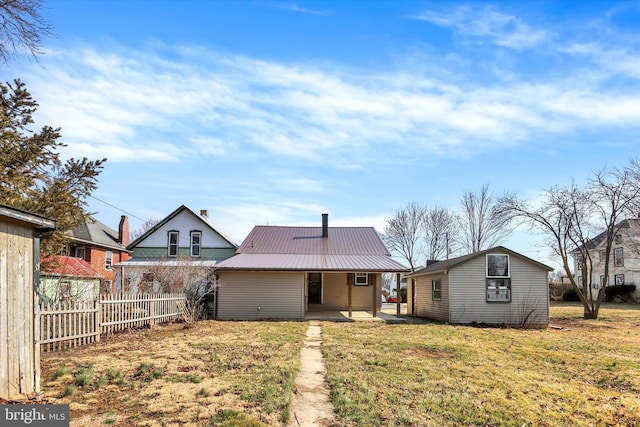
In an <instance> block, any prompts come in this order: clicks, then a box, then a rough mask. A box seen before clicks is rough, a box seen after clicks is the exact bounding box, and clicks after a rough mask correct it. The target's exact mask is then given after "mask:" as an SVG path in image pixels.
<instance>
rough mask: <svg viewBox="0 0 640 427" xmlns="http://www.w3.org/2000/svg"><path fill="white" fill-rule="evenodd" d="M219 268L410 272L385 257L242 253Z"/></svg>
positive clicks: (219, 265)
mask: <svg viewBox="0 0 640 427" xmlns="http://www.w3.org/2000/svg"><path fill="white" fill-rule="evenodd" d="M217 268H218V269H219V270H244V271H247V270H252V271H284V270H290V271H362V272H388V273H393V272H398V273H404V272H407V271H409V269H408V268H407V267H405V266H404V265H402V264H400V263H399V262H397V261H395V260H393V259H392V258H391V257H389V256H385V255H321V254H311V255H309V254H238V255H236V256H233V257H231V258H228V259H226V260H224V261H222V262H220V263H218V265H217Z"/></svg>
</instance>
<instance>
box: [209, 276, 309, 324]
mask: <svg viewBox="0 0 640 427" xmlns="http://www.w3.org/2000/svg"><path fill="white" fill-rule="evenodd" d="M218 277H219V278H220V281H221V286H220V288H219V289H218V319H222V320H230V319H234V320H257V319H303V318H304V307H305V303H304V295H305V292H304V287H305V274H304V273H303V272H235V271H221V272H219V273H218ZM258 307H260V310H258Z"/></svg>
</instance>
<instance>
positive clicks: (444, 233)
mask: <svg viewBox="0 0 640 427" xmlns="http://www.w3.org/2000/svg"><path fill="white" fill-rule="evenodd" d="M459 229H460V219H459V218H458V216H457V215H456V214H455V213H453V212H452V211H450V210H449V209H447V208H444V207H438V206H436V207H434V208H432V209H429V210H427V212H426V213H425V220H424V240H425V252H426V256H427V259H429V260H440V259H448V258H449V255H450V254H451V252H452V247H453V246H454V242H456V241H457V237H458V231H459Z"/></svg>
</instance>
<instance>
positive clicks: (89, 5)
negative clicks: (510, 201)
mask: <svg viewBox="0 0 640 427" xmlns="http://www.w3.org/2000/svg"><path fill="white" fill-rule="evenodd" d="M42 14H43V15H44V17H45V18H46V19H48V20H49V21H50V22H51V23H52V24H53V26H54V27H55V32H56V33H57V36H56V37H54V38H47V39H45V40H44V48H45V50H46V53H45V54H44V55H42V56H40V57H39V60H38V62H36V61H34V60H33V59H28V58H21V59H20V58H19V59H16V60H14V61H12V62H11V63H10V64H9V65H8V66H5V67H3V68H2V69H1V70H0V78H1V79H2V81H7V80H11V79H13V78H20V79H22V80H23V81H24V82H25V83H26V84H27V88H28V89H29V90H30V91H31V93H32V95H33V96H34V98H35V99H36V100H37V101H38V102H39V104H40V108H39V111H38V114H37V125H38V126H42V125H45V124H47V125H52V126H60V127H61V128H62V135H63V138H62V139H63V141H64V142H66V143H67V144H68V148H67V149H66V150H65V152H64V155H65V156H74V157H81V156H87V157H89V158H102V157H107V158H108V162H107V163H106V166H105V169H104V172H103V173H102V174H101V176H100V183H99V189H98V190H97V191H96V192H95V193H94V195H95V198H91V199H89V203H90V210H92V211H94V212H97V214H96V217H97V218H98V219H99V220H100V221H102V222H104V223H106V224H107V225H110V226H112V227H117V224H118V221H119V218H120V215H121V214H122V213H123V212H122V211H124V212H126V213H127V214H129V215H130V222H131V227H132V228H137V227H139V226H140V224H141V223H142V222H143V221H144V220H146V219H150V218H152V219H161V218H163V217H165V216H166V215H167V214H169V213H170V212H172V211H173V210H174V209H176V208H177V207H178V206H180V205H181V204H185V205H187V206H189V207H190V208H192V209H193V210H195V211H199V210H200V209H208V210H209V214H210V218H211V220H212V222H213V224H214V225H216V226H218V227H220V228H221V229H222V230H223V231H225V232H226V233H227V234H228V235H230V236H231V237H232V238H234V239H236V240H237V241H238V243H239V242H241V241H242V239H243V238H244V237H245V236H246V234H247V233H248V232H249V231H250V230H251V228H252V227H253V226H254V225H258V224H271V225H319V224H320V214H321V213H323V212H328V213H329V214H330V217H329V218H330V220H329V221H330V225H334V226H340V225H361V226H375V227H376V228H377V229H378V230H379V231H382V230H383V228H384V225H385V221H386V219H387V218H388V217H389V216H390V215H392V214H393V212H394V211H395V210H396V209H398V208H400V207H402V206H403V205H405V204H406V203H408V202H411V201H417V202H420V203H425V204H427V205H429V206H435V205H438V206H446V207H450V208H452V209H458V207H459V200H460V197H461V196H462V194H463V192H464V191H467V190H479V189H480V188H481V187H482V185H483V184H486V183H488V184H489V185H490V188H491V189H492V190H493V192H494V193H495V194H496V195H499V194H501V193H502V192H503V191H512V192H516V193H518V194H520V195H521V196H524V197H532V198H533V197H535V196H536V194H537V192H539V191H540V189H542V188H547V187H549V186H552V185H555V184H567V183H569V181H570V180H571V178H572V177H573V178H575V179H576V180H577V181H578V182H582V181H584V180H585V179H586V178H587V177H588V176H589V175H590V174H591V173H592V172H594V171H595V170H597V169H599V168H601V167H605V166H616V165H624V164H626V163H627V161H628V160H629V158H630V157H636V156H638V154H639V152H640V148H639V147H640V145H639V144H638V140H639V138H638V135H640V38H638V33H639V32H640V4H638V3H637V2H636V3H633V2H606V1H597V2H576V1H553V2H506V1H500V2H495V3H481V2H476V1H474V2H440V1H437V2H421V1H364V0H361V1H344V2H338V1H335V2H334V1H317V2H306V1H298V2H289V1H266V0H261V1H244V2H243V1H90V2H86V1H70V0H67V1H47V2H46V3H45V10H43V11H42ZM105 202H106V203H105ZM539 242H540V238H539V237H538V236H535V235H531V233H529V232H528V231H526V230H518V231H516V232H515V233H514V234H513V236H512V237H511V238H510V239H509V240H508V241H507V242H505V244H506V245H507V246H508V247H510V248H511V249H514V250H516V251H519V252H522V253H524V254H525V255H528V256H531V257H533V258H536V259H538V260H540V261H542V262H548V263H551V260H550V259H549V258H548V251H547V250H545V249H544V248H542V247H540V246H539Z"/></svg>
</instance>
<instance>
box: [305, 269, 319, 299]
mask: <svg viewBox="0 0 640 427" xmlns="http://www.w3.org/2000/svg"><path fill="white" fill-rule="evenodd" d="M307 283H308V284H309V294H308V303H309V304H322V273H309V274H308V276H307Z"/></svg>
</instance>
